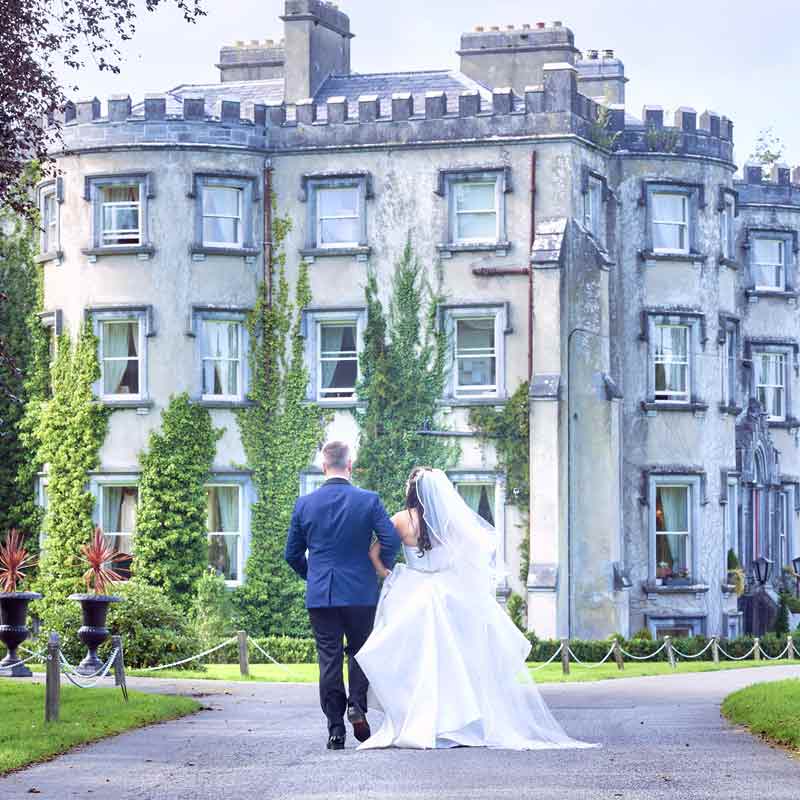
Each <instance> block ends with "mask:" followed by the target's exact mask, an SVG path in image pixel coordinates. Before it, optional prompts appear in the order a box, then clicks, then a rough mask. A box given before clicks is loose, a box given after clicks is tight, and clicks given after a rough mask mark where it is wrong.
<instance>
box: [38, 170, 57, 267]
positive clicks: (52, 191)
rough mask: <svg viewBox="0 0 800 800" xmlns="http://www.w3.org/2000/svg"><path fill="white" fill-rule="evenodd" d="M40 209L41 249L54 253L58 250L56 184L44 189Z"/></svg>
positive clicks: (43, 251)
mask: <svg viewBox="0 0 800 800" xmlns="http://www.w3.org/2000/svg"><path fill="white" fill-rule="evenodd" d="M40 211H41V216H42V239H41V250H42V253H54V252H56V251H57V250H58V197H57V195H56V187H55V186H54V185H53V186H50V187H48V188H46V189H43V190H42V194H41V205H40Z"/></svg>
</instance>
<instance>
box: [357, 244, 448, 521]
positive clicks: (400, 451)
mask: <svg viewBox="0 0 800 800" xmlns="http://www.w3.org/2000/svg"><path fill="white" fill-rule="evenodd" d="M391 291H392V295H391V300H390V303H389V313H388V316H387V315H386V314H385V312H384V308H383V304H382V303H381V300H380V297H379V293H378V280H377V277H376V275H375V274H374V273H372V274H370V275H369V277H368V279H367V286H366V300H367V315H368V316H367V326H366V331H365V333H364V351H363V353H362V355H361V372H362V376H363V377H362V380H361V384H360V386H359V389H358V396H359V399H360V400H363V401H366V410H365V411H364V413H357V414H356V420H357V422H358V426H359V429H360V433H361V439H360V445H359V451H358V462H357V464H356V470H355V473H356V479H357V480H358V482H359V484H360V485H361V486H364V487H365V488H367V489H372V490H373V491H376V492H378V494H379V495H380V496H381V499H382V500H383V502H384V504H385V505H386V507H387V508H389V509H396V508H401V507H402V506H403V503H404V486H405V482H406V480H407V478H408V475H409V473H410V472H411V470H412V468H413V467H415V466H418V465H424V466H429V467H438V468H441V469H447V468H448V467H450V466H451V465H452V464H454V463H455V461H456V458H457V456H458V446H457V445H455V444H451V443H450V442H448V441H447V440H446V439H444V438H442V437H439V436H430V435H426V434H425V433H424V431H425V429H426V428H427V429H430V428H431V427H433V425H434V422H435V419H436V411H437V402H438V401H439V400H440V398H441V397H442V392H443V390H444V383H445V365H446V360H447V337H446V336H445V334H444V333H443V332H441V331H440V330H439V329H438V326H437V317H436V308H437V304H438V301H439V299H440V297H439V295H437V294H436V293H435V292H434V291H433V290H432V288H431V286H430V283H429V282H428V281H427V280H426V278H425V275H424V272H423V270H422V268H421V266H420V263H419V261H418V259H417V257H416V256H415V254H414V250H413V248H412V245H411V239H410V237H409V239H408V240H407V242H406V246H405V248H404V250H403V254H402V256H401V257H400V259H399V260H398V262H397V264H396V267H395V271H394V275H393V277H392V284H391ZM421 320H424V322H422V323H421Z"/></svg>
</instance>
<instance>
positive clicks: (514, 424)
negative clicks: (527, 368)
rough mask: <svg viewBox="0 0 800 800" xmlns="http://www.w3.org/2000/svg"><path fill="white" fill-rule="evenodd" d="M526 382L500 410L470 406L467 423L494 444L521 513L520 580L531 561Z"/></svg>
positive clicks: (512, 498) (511, 500)
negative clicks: (471, 407)
mask: <svg viewBox="0 0 800 800" xmlns="http://www.w3.org/2000/svg"><path fill="white" fill-rule="evenodd" d="M528 403H529V401H528V382H527V381H526V382H525V383H521V384H520V385H519V387H518V388H517V390H516V391H515V392H514V394H513V395H512V396H511V398H510V399H509V401H508V403H506V405H505V406H503V408H502V409H501V410H500V411H496V410H495V409H494V408H491V407H480V408H473V409H472V410H471V411H470V416H469V421H470V425H471V426H472V427H473V428H474V429H475V430H476V431H477V432H478V434H479V435H480V437H481V438H482V439H483V440H484V441H486V442H491V443H493V444H494V446H495V449H496V451H497V463H498V467H499V468H500V469H502V470H503V471H504V472H505V474H506V485H507V486H508V493H507V495H506V498H507V502H508V503H509V505H514V506H516V507H517V508H518V509H519V510H520V512H521V515H522V520H523V522H522V525H521V527H522V529H523V537H522V541H521V542H520V546H519V551H520V580H521V581H522V582H523V584H525V583H527V580H528V562H529V561H530V523H529V508H530V496H531V495H530V416H529V406H528Z"/></svg>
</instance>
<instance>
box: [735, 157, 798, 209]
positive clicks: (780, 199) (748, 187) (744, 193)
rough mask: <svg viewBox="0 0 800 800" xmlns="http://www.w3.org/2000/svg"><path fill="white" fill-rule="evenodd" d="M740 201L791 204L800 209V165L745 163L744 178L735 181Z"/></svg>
mask: <svg viewBox="0 0 800 800" xmlns="http://www.w3.org/2000/svg"><path fill="white" fill-rule="evenodd" d="M734 185H735V186H736V190H737V192H738V193H739V202H740V203H744V204H752V205H768V206H791V207H794V208H797V209H798V210H799V211H800V166H797V167H795V168H794V169H792V168H791V167H789V166H787V165H786V164H773V165H772V166H771V167H769V168H765V167H763V166H762V165H761V164H745V166H744V169H743V180H737V181H735V182H734Z"/></svg>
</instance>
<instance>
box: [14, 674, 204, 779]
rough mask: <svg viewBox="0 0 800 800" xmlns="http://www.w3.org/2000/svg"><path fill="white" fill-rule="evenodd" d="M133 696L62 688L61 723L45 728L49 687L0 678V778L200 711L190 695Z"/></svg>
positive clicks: (109, 690) (139, 693) (49, 724)
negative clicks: (88, 745)
mask: <svg viewBox="0 0 800 800" xmlns="http://www.w3.org/2000/svg"><path fill="white" fill-rule="evenodd" d="M129 694H130V701H129V702H128V703H125V702H124V701H123V699H122V693H121V692H120V690H119V689H99V688H98V689H78V688H75V687H73V686H62V687H61V719H60V721H59V722H55V723H53V722H51V723H48V724H45V722H44V685H43V684H33V683H28V682H26V681H24V680H20V679H11V678H0V709H2V717H0V720H1V721H2V724H0V775H3V774H4V773H6V772H9V771H11V770H14V769H19V768H20V767H24V766H25V765H27V764H32V763H35V762H37V761H46V760H47V759H48V758H52V757H53V756H56V755H59V754H60V753H64V752H65V751H67V750H69V749H70V748H72V747H75V746H76V745H79V744H84V743H85V742H94V741H97V740H98V739H102V738H104V737H106V736H111V735H112V734H115V733H122V732H123V731H127V730H130V729H131V728H139V727H142V726H143V725H149V724H150V723H152V722H160V721H162V720H167V719H175V718H177V717H182V716H184V715H186V714H191V713H192V712H194V711H196V710H197V709H198V708H199V707H200V704H199V703H198V702H197V701H195V700H192V699H191V698H188V697H168V696H164V695H153V694H143V693H142V692H130V693H129Z"/></svg>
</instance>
